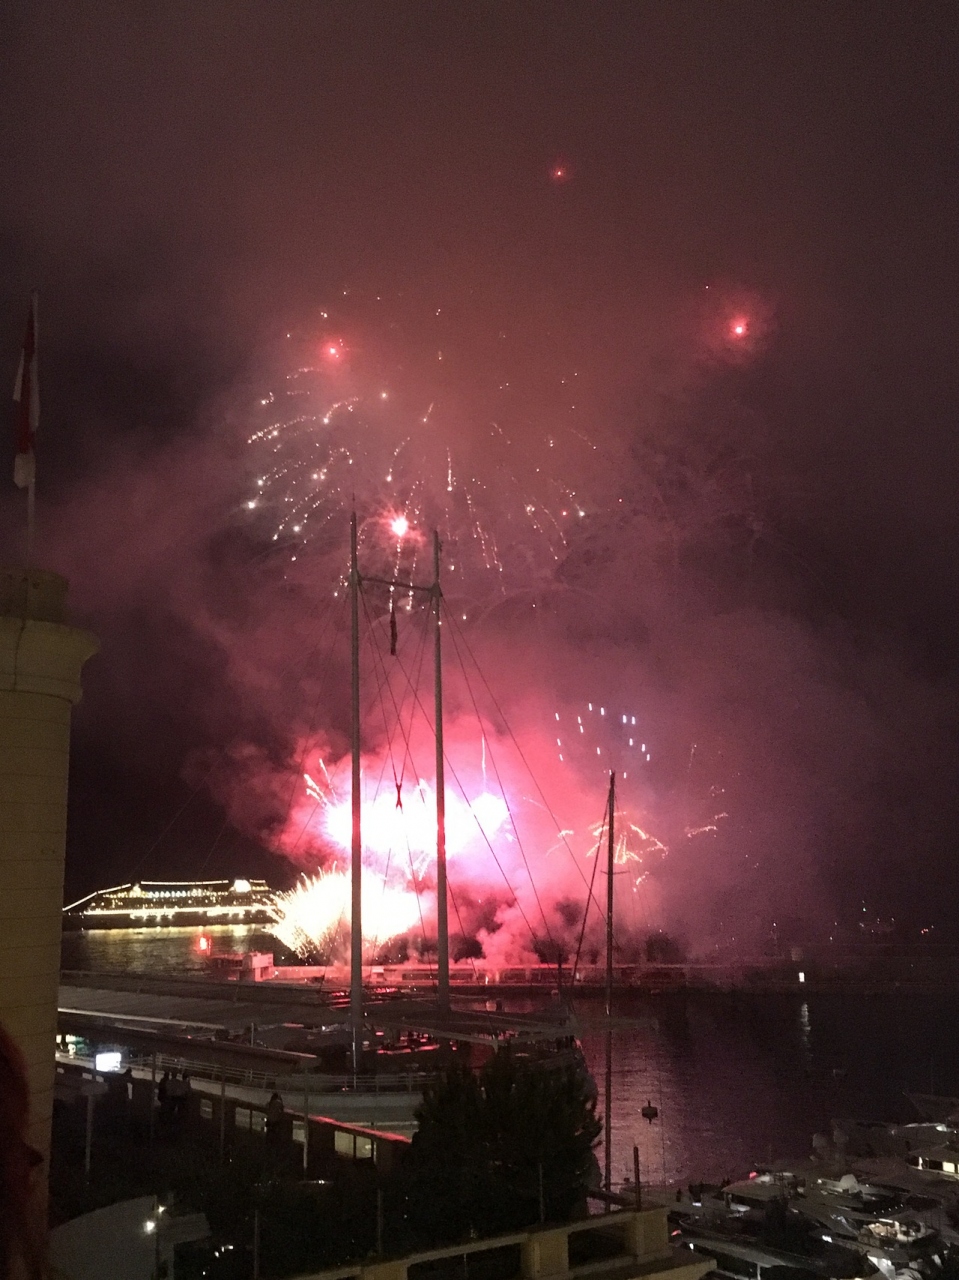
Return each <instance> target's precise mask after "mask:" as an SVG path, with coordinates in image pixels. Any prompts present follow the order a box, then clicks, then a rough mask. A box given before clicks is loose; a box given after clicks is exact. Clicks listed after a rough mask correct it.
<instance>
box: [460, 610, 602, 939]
mask: <svg viewBox="0 0 959 1280" xmlns="http://www.w3.org/2000/svg"><path fill="white" fill-rule="evenodd" d="M450 621H451V624H452V625H451V631H454V632H456V631H459V632H460V635H461V636H462V637H463V645H464V648H465V649H466V652H467V653H468V654H469V656H470V659H471V661H472V663H473V666H474V667H475V668H476V670H477V672H478V674H479V677H480V679H481V680H482V681H483V685H484V687H485V689H486V692H487V693H488V694H489V696H490V699H491V701H492V703H493V706H494V707H495V708H496V712H497V714H498V715H499V718H500V720H501V721H502V722H503V724H504V725H505V726H506V732H507V733H508V734H509V737H510V740H511V741H512V743H513V745H514V746H515V748H516V750H517V753H518V754H519V758H520V759H521V760H522V762H523V764H524V765H525V766H526V772H527V773H528V774H529V776H530V779H531V780H532V783H533V786H534V787H535V788H536V791H537V792H538V793H539V798H540V800H541V802H542V804H543V808H544V809H545V810H546V812H547V813H548V814H549V816H550V819H551V820H552V822H553V825H554V826H555V828H556V833H557V835H558V836H559V838H560V840H561V841H562V843H563V845H564V846H565V848H566V852H567V853H568V854H569V856H570V858H571V860H572V863H573V866H574V867H575V868H576V871H577V873H578V875H579V878H580V879H581V880H582V882H583V884H584V885H586V886H587V887H588V885H589V882H588V880H587V879H586V875H585V873H584V871H583V869H582V867H581V866H580V865H579V860H578V859H577V857H576V855H575V853H574V852H573V850H572V849H571V848H570V844H569V841H568V840H567V839H566V835H565V832H564V829H563V827H561V826H560V823H559V820H558V818H557V817H556V814H555V813H554V812H553V810H552V807H551V806H550V803H549V801H548V800H547V799H546V796H545V795H544V793H543V788H542V787H541V786H540V785H539V782H538V780H537V778H536V775H535V774H534V773H533V770H532V768H531V766H530V763H529V761H528V760H527V759H526V756H525V754H524V752H523V748H522V747H521V746H520V744H519V741H518V740H517V738H516V735H515V733H514V732H513V730H512V727H511V725H510V723H509V721H508V720H507V718H506V716H505V715H504V713H503V709H502V707H500V705H499V703H498V702H497V700H496V696H495V694H494V693H493V691H492V689H491V688H490V686H489V681H488V680H487V679H486V676H485V675H484V674H483V668H482V667H481V666H480V664H479V662H478V661H477V658H476V655H475V654H474V653H473V651H472V649H471V648H470V644H469V641H468V640H467V639H466V637H465V635H464V634H463V632H462V631H461V629H460V627H459V625H458V624H457V621H456V619H455V618H454V617H452V615H451V616H450ZM594 901H595V899H594ZM596 909H597V910H598V911H599V912H600V913H601V915H602V916H603V918H604V919H605V915H606V913H605V911H604V910H603V908H602V907H601V906H600V904H599V903H598V902H597V903H596Z"/></svg>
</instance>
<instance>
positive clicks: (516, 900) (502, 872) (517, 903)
mask: <svg viewBox="0 0 959 1280" xmlns="http://www.w3.org/2000/svg"><path fill="white" fill-rule="evenodd" d="M415 697H416V703H417V706H418V707H419V708H420V710H421V711H422V713H423V718H424V719H425V720H426V723H427V724H429V723H430V719H429V716H428V714H427V711H426V708H425V707H424V706H423V703H422V700H421V699H420V696H419V693H418V692H417V693H416V694H415ZM435 731H436V730H435V726H434V733H435ZM443 760H444V762H445V763H446V766H447V768H448V769H449V771H450V774H451V775H452V778H453V781H454V782H455V783H456V785H457V786H458V787H459V791H460V795H461V796H462V797H463V799H464V800H465V801H466V806H467V808H468V809H469V811H470V813H471V814H472V815H473V821H474V822H475V823H476V826H477V828H478V829H479V833H480V835H481V836H482V837H483V842H484V844H485V845H486V847H487V849H489V851H490V853H491V854H492V856H493V861H494V862H495V863H496V866H497V868H498V869H499V872H500V875H501V876H502V877H503V879H504V880H505V882H506V887H507V889H509V891H510V893H511V894H512V896H513V902H514V905H515V906H516V908H517V910H518V911H519V913H520V915H521V916H522V917H523V923H524V924H525V925H526V928H527V929H528V930H529V936H530V937H531V938H532V940H533V941H534V942H535V941H536V931H535V930H534V928H533V926H532V925H531V924H530V922H529V919H528V917H527V915H526V912H525V911H524V910H523V906H522V903H521V902H520V900H519V895H518V894H517V892H516V890H515V889H514V888H513V886H512V884H511V883H510V878H509V876H508V875H507V874H506V871H505V869H504V867H503V864H502V863H501V862H500V860H499V858H498V857H497V854H496V850H495V849H494V848H493V846H492V844H491V843H490V839H489V836H488V835H487V834H486V831H485V829H484V827H483V824H482V823H481V822H480V820H479V818H478V817H477V816H476V814H475V813H473V810H472V808H471V806H470V802H469V797H468V796H467V793H466V788H465V787H464V786H463V784H462V782H461V781H460V778H459V774H458V773H457V772H456V769H455V767H454V765H453V762H452V760H450V758H449V756H448V755H447V754H446V752H445V751H444V752H443ZM584 879H585V877H584Z"/></svg>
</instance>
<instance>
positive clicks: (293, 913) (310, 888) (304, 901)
mask: <svg viewBox="0 0 959 1280" xmlns="http://www.w3.org/2000/svg"><path fill="white" fill-rule="evenodd" d="M348 810H349V806H347V811H348ZM350 915H351V911H350V872H349V871H348V870H347V871H340V870H339V869H338V868H336V867H334V868H332V869H331V870H329V871H321V872H320V873H319V875H315V876H304V877H303V880H302V881H301V882H300V884H298V885H297V886H296V888H294V889H290V890H289V892H287V893H281V894H278V895H277V898H276V901H275V903H274V905H273V916H274V923H273V925H272V926H271V927H270V932H271V933H272V934H274V935H275V937H277V938H279V940H280V941H281V942H282V943H284V944H285V945H286V946H287V947H289V948H290V950H291V951H296V952H299V953H300V954H301V955H308V954H310V953H311V952H312V953H319V954H320V955H324V956H329V957H332V956H334V955H336V954H339V955H341V956H342V955H344V954H345V953H346V950H347V948H348V945H349V933H350ZM419 920H420V912H419V902H418V901H417V897H416V894H415V892H414V891H413V890H412V889H407V888H403V887H401V886H397V885H392V884H387V882H386V880H384V879H383V877H382V876H380V875H378V874H377V873H376V872H375V871H373V870H371V869H370V868H369V867H364V868H363V943H364V946H366V947H367V948H375V947H376V946H377V945H378V944H379V943H381V942H384V941H386V940H388V939H389V938H394V937H396V935H397V934H401V933H406V932H407V931H408V930H410V929H412V928H413V927H414V926H415V925H418V924H419Z"/></svg>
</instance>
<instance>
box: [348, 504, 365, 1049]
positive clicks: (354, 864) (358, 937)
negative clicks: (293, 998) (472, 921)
mask: <svg viewBox="0 0 959 1280" xmlns="http://www.w3.org/2000/svg"><path fill="white" fill-rule="evenodd" d="M350 616H351V624H352V629H351V637H350V638H351V646H350V658H351V676H352V680H351V694H352V703H351V712H352V715H351V745H352V754H353V775H352V785H351V792H350V795H351V801H352V810H353V838H352V843H351V846H350V872H351V888H352V899H351V908H350V1028H351V1030H352V1033H353V1071H354V1074H355V1073H356V1071H357V1070H358V1069H359V1065H360V1058H361V1056H362V1051H363V919H362V888H363V840H362V827H361V803H362V796H361V793H360V571H359V565H358V562H357V550H356V512H355V511H354V512H353V518H352V520H351V522H350Z"/></svg>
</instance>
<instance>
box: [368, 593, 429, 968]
mask: <svg viewBox="0 0 959 1280" xmlns="http://www.w3.org/2000/svg"><path fill="white" fill-rule="evenodd" d="M364 609H365V611H366V614H367V618H368V620H369V610H368V607H367V606H366V603H365V601H364ZM374 625H375V624H374V623H372V622H371V624H370V633H372V630H373V627H374ZM425 649H426V631H425V630H424V631H423V632H422V633H421V642H420V647H419V657H420V664H419V670H421V669H422V659H423V654H424V653H425ZM373 653H374V662H375V661H376V660H377V659H379V661H380V663H381V665H382V666H383V669H384V672H385V671H386V663H385V662H384V661H383V659H382V656H381V655H380V654H379V651H378V649H377V648H376V646H375V645H374V646H373ZM397 658H398V664H399V667H400V670H401V672H402V673H403V675H404V676H405V677H406V682H407V689H408V690H410V691H413V692H414V693H415V687H416V686H415V684H414V682H413V678H412V677H411V675H410V673H409V672H408V671H407V669H406V666H405V664H404V663H403V660H402V659H401V658H399V655H397ZM415 661H416V657H415V655H414V663H415ZM384 684H385V686H386V689H387V690H388V692H389V695H390V699H391V701H392V703H393V708H394V711H395V712H396V728H398V730H399V732H400V735H401V737H402V738H403V740H404V743H405V752H404V771H405V762H406V759H407V758H408V759H409V760H410V761H411V763H412V748H411V746H410V739H409V736H408V734H407V732H406V730H405V728H404V724H403V716H402V708H403V706H404V705H405V702H406V690H404V692H403V696H402V699H401V703H400V705H399V706H397V703H396V695H395V692H394V689H393V684H392V681H391V680H389V679H388V678H387V679H386V680H385V681H384V682H382V683H381V684H380V686H379V693H380V699H381V702H382V703H383V705H384V718H385V701H384V700H383V698H382V690H383V686H384ZM394 732H395V730H394ZM387 734H388V742H389V743H390V744H392V737H391V736H390V733H389V730H388V731H387ZM390 750H392V746H391V745H390ZM384 771H385V762H384ZM394 777H395V769H394ZM406 851H407V856H408V859H409V864H410V878H411V880H412V882H413V887H414V892H415V893H416V910H417V914H418V915H419V918H420V933H421V936H422V937H423V939H424V940H425V938H426V922H425V920H424V918H423V903H422V897H421V894H420V893H419V890H418V888H417V876H416V868H415V865H414V862H413V849H412V846H411V844H410V841H409V836H408V835H407V836H406ZM421 958H422V953H421ZM427 967H428V968H429V971H430V976H431V980H432V981H433V985H434V986H435V976H434V968H433V963H432V961H431V960H430V959H429V957H428V956H427Z"/></svg>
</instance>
